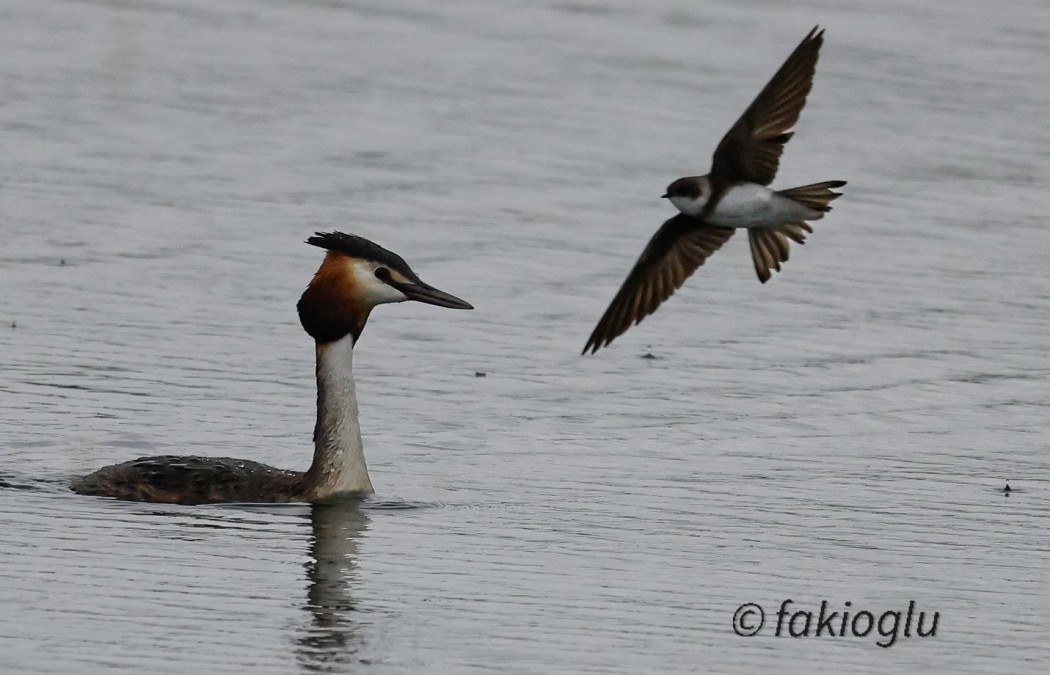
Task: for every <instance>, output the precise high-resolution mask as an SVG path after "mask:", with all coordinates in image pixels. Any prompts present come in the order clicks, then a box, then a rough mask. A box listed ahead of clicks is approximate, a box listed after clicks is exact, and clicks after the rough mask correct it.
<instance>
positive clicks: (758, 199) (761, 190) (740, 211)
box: [707, 183, 823, 228]
mask: <svg viewBox="0 0 1050 675" xmlns="http://www.w3.org/2000/svg"><path fill="white" fill-rule="evenodd" d="M820 215H823V214H821V213H819V212H818V211H814V210H812V209H809V208H807V207H805V206H803V205H801V204H799V203H798V202H796V201H794V200H792V199H788V198H787V197H784V196H782V195H778V194H777V193H776V191H775V190H770V189H769V188H767V187H765V186H763V185H758V184H757V183H742V184H740V185H736V186H734V187H732V188H730V189H729V192H727V193H726V194H725V196H724V197H722V199H721V201H719V202H718V204H717V205H716V206H715V210H714V213H712V214H710V215H709V216H708V217H707V221H708V222H710V223H711V224H712V225H720V226H722V227H759V228H772V227H777V226H779V225H784V224H785V223H797V222H798V221H800V220H810V219H813V218H817V217H819V216H820Z"/></svg>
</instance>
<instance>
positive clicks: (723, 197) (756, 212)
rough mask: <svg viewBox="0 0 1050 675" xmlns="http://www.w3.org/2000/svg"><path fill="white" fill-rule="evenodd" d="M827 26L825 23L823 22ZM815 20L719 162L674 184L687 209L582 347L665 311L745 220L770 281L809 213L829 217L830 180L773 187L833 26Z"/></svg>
mask: <svg viewBox="0 0 1050 675" xmlns="http://www.w3.org/2000/svg"><path fill="white" fill-rule="evenodd" d="M818 28H819V27H818ZM818 28H814V29H813V30H812V31H810V33H809V35H807V36H806V37H805V39H803V40H802V42H801V43H800V44H799V46H798V47H796V48H795V51H793V52H792V53H791V55H790V56H789V57H788V58H787V60H786V61H784V65H782V66H780V70H778V71H777V72H776V74H774V75H773V78H772V79H771V80H770V81H769V83H768V84H766V86H765V88H763V89H762V91H760V92H759V94H758V96H757V97H755V100H754V101H752V102H751V105H750V106H748V108H747V110H745V111H744V114H743V115H741V116H740V119H738V120H737V121H736V124H734V125H733V127H732V128H731V129H730V130H729V131H728V132H727V133H726V135H725V136H724V137H723V138H722V141H721V142H720V143H719V144H718V147H717V148H716V149H715V154H714V158H713V160H712V162H711V172H710V173H709V174H707V175H706V176H686V177H685V178H679V179H678V180H676V181H674V182H673V183H671V184H670V185H669V186H667V192H666V193H664V195H663V197H664V198H665V199H668V200H670V201H671V203H672V204H674V206H675V208H677V209H678V210H679V211H681V213H679V214H678V215H676V216H675V217H673V218H671V219H670V220H668V221H667V222H665V223H664V224H663V225H662V226H661V227H660V229H659V230H657V231H656V234H655V235H653V238H652V239H650V240H649V243H648V244H647V245H646V247H645V250H644V251H642V255H641V257H639V258H638V261H637V262H636V263H635V265H634V268H633V269H631V272H630V273H629V274H628V275H627V279H626V280H625V281H624V282H623V285H622V286H621V287H620V290H619V291H618V292H617V293H616V296H615V297H614V298H613V300H612V303H610V304H609V308H608V309H607V310H605V314H603V315H602V318H601V319H600V320H599V321H598V325H597V326H596V327H595V329H594V332H593V333H591V337H590V339H588V340H587V345H586V346H585V347H584V348H583V353H584V354H586V353H587V351H588V350H590V352H591V353H592V354H593V353H594V352H596V351H598V349H599V348H601V347H603V346H606V345H608V344H609V343H610V342H612V341H613V340H614V339H616V338H617V337H618V336H619V335H622V334H623V333H624V332H625V331H626V330H627V329H628V328H630V327H631V325H632V324H638V323H641V322H642V319H644V318H645V317H647V316H649V315H650V314H652V313H653V312H655V311H656V308H657V307H659V306H660V304H661V303H662V302H663V301H664V300H666V299H667V298H669V297H671V294H673V293H674V292H675V291H676V290H678V289H679V288H681V286H682V284H683V283H685V280H686V279H688V278H689V276H690V275H691V274H692V273H693V272H695V271H696V268H697V267H700V265H703V264H704V261H705V260H707V258H709V257H710V256H711V255H712V254H714V253H715V252H716V251H717V250H718V249H720V248H722V245H723V244H725V243H726V242H727V241H729V238H730V237H732V236H733V233H734V232H735V231H736V230H737V229H740V228H744V229H747V238H748V241H749V242H750V243H751V257H752V259H753V260H754V264H755V273H756V274H758V279H759V281H761V282H762V283H766V282H767V281H769V278H770V276H771V275H770V270H776V271H778V272H779V271H780V263H782V262H786V261H787V259H788V253H789V252H790V246H789V244H788V240H789V239H790V240H792V241H794V242H796V243H799V244H803V243H805V241H806V233H808V232H812V231H813V228H812V227H810V225H809V223H807V222H806V221H807V220H820V219H821V218H823V217H824V214H825V213H827V212H828V211H830V210H831V206H829V203H830V202H831V201H832V200H833V199H835V198H836V197H839V196H840V195H839V193H838V192H833V191H832V188H840V187H842V186H843V185H845V184H846V181H842V180H829V181H825V182H823V183H813V184H811V185H804V186H802V187H797V188H791V189H788V190H779V191H774V190H772V189H770V188H768V187H766V186H767V185H769V184H770V183H772V182H773V178H774V177H775V176H776V174H777V168H779V166H780V155H781V153H783V152H784V144H785V143H787V142H788V141H789V140H791V136H792V135H793V133H794V132H793V131H792V130H793V129H794V127H795V123H796V122H798V117H799V114H800V113H801V112H802V107H803V106H804V105H805V104H806V96H807V95H808V94H809V90H810V88H811V87H812V86H813V72H814V71H815V70H816V67H817V55H818V53H819V52H820V45H821V44H823V42H824V31H822V30H818Z"/></svg>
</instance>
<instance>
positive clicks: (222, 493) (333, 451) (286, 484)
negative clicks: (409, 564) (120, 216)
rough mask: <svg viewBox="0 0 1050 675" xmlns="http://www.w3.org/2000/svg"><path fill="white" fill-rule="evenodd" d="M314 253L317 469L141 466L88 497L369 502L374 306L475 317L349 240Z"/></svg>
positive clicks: (328, 237)
mask: <svg viewBox="0 0 1050 675" xmlns="http://www.w3.org/2000/svg"><path fill="white" fill-rule="evenodd" d="M307 243H308V244H313V245H314V246H319V247H321V248H323V249H326V250H327V251H328V253H327V254H326V255H325V258H324V262H322V263H321V267H320V268H318V270H317V273H316V274H314V278H313V280H312V281H311V282H310V285H309V286H308V287H307V289H306V291H305V292H304V293H303V295H302V297H301V298H300V299H299V304H298V306H297V307H298V310H299V321H300V322H301V323H302V325H303V328H304V329H305V330H306V332H307V333H308V334H309V335H310V337H312V338H313V339H314V340H315V341H316V343H317V424H316V425H315V426H314V459H313V463H312V464H311V465H310V468H309V469H307V470H306V471H305V472H301V471H290V470H287V469H277V468H274V467H272V466H267V465H265V464H259V463H258V462H251V461H248V460H243V459H230V458H228V457H195V456H188V457H179V456H161V457H142V458H139V459H135V460H132V461H130V462H125V463H123V464H114V465H112V466H107V467H104V468H102V469H99V470H98V471H96V472H94V473H91V474H88V475H87V476H84V477H82V478H77V479H75V480H74V481H73V483H72V485H71V486H70V487H71V488H72V489H73V491H74V492H78V493H80V494H85V495H97V496H102V497H116V498H118V499H127V500H131V501H143V502H164V503H175V504H207V503H217V502H317V501H324V500H326V499H330V498H332V497H337V496H342V495H368V494H371V493H372V482H371V481H370V480H369V478H368V468H367V467H366V466H365V454H364V449H363V447H362V444H361V427H360V425H359V424H358V420H357V394H356V392H355V390H354V376H353V373H352V372H351V363H352V360H353V350H354V343H356V342H357V341H358V340H359V339H360V338H361V331H362V330H364V327H365V322H366V321H367V320H368V314H369V312H371V311H372V308H373V307H375V306H376V305H381V304H383V303H387V302H404V301H405V300H416V301H418V302H425V303H428V304H431V305H437V306H439V307H450V308H452V309H474V308H473V307H472V306H471V305H470V304H469V303H467V302H465V301H463V300H460V299H459V298H457V297H455V296H453V295H449V294H448V293H445V292H444V291H439V290H438V289H436V288H434V287H433V286H430V285H428V284H426V283H423V281H422V280H420V278H419V277H418V276H416V274H415V273H414V272H413V271H412V270H411V268H409V266H408V264H407V263H406V262H405V261H404V260H402V259H401V257H400V256H398V255H397V254H396V253H392V252H391V251H388V250H386V249H385V248H383V247H381V246H379V245H377V244H374V243H372V242H371V241H369V240H367V239H365V238H363V237H358V236H355V235H352V234H343V233H342V232H329V233H320V232H318V233H317V235H316V236H314V237H310V238H309V239H308V240H307Z"/></svg>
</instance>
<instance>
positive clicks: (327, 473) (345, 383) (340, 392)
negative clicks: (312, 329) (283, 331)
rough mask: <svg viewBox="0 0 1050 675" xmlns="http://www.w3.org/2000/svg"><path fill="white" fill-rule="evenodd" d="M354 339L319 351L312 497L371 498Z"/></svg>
mask: <svg viewBox="0 0 1050 675" xmlns="http://www.w3.org/2000/svg"><path fill="white" fill-rule="evenodd" d="M353 360H354V338H353V336H351V335H347V336H345V337H343V338H340V339H339V340H336V341H335V342H328V343H325V344H318V345H317V425H316V426H315V427H314V461H313V464H311V465H310V470H309V471H307V472H306V476H305V478H306V489H307V492H308V495H307V497H308V498H309V499H311V500H314V499H324V498H325V497H330V496H333V495H337V494H343V493H359V494H371V493H372V492H373V490H372V481H370V480H369V479H368V467H366V466H365V451H364V446H363V445H362V443H361V425H360V424H359V423H358V421H357V392H356V391H355V389H354V374H353V370H352V365H353Z"/></svg>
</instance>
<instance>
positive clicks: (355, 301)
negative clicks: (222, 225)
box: [298, 232, 474, 343]
mask: <svg viewBox="0 0 1050 675" xmlns="http://www.w3.org/2000/svg"><path fill="white" fill-rule="evenodd" d="M306 243H308V244H313V245H314V246H319V247H321V248H323V249H326V250H327V251H328V254H327V255H325V258H324V262H322V263H321V267H320V268H318V270H317V273H316V274H314V278H313V280H312V281H311V282H310V285H309V286H308V287H307V289H306V291H305V292H304V293H303V296H302V297H301V298H300V299H299V304H298V310H299V321H300V322H301V323H302V324H303V328H304V329H305V330H306V332H307V333H309V334H310V336H311V337H313V338H314V339H315V340H317V342H320V343H325V342H333V341H335V340H338V339H340V338H342V337H344V336H346V335H352V336H353V338H354V342H357V340H358V339H359V338H360V337H361V331H362V330H364V327H365V322H366V321H368V314H369V312H371V311H372V308H373V307H375V306H376V305H381V304H384V303H387V302H404V301H406V300H416V301H418V302H425V303H427V304H430V305H437V306H439V307H449V308H452V309H474V307H473V306H472V305H471V304H470V303H468V302H465V301H463V300H460V299H459V298H457V297H456V296H454V295H450V294H449V293H446V292H444V291H441V290H438V289H436V288H434V287H433V286H431V285H429V284H427V283H425V282H423V280H421V279H420V278H419V277H418V276H416V273H415V272H413V271H412V268H410V267H409V266H408V263H406V262H405V261H404V260H403V259H402V258H401V256H399V255H397V254H396V253H394V252H392V251H388V250H386V249H385V248H383V247H382V246H379V245H378V244H375V243H373V242H371V241H369V240H367V239H365V238H364V237H358V236H357V235H353V234H344V233H342V232H318V233H317V234H316V235H315V236H313V237H310V238H309V239H307V240H306Z"/></svg>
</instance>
